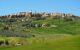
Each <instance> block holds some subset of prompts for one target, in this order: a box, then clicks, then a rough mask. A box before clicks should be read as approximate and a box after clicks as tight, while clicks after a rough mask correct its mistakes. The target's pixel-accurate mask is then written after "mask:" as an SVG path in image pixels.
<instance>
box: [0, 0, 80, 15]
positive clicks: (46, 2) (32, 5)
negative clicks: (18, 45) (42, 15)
mask: <svg viewBox="0 0 80 50" xmlns="http://www.w3.org/2000/svg"><path fill="white" fill-rule="evenodd" d="M31 10H32V11H33V12H35V11H36V12H61V13H72V14H75V15H79V16H80V0H0V15H6V14H10V13H16V12H25V11H26V12H27V11H31Z"/></svg>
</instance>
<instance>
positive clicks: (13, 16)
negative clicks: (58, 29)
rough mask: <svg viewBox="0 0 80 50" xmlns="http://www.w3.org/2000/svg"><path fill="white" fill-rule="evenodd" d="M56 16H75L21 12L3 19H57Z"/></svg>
mask: <svg viewBox="0 0 80 50" xmlns="http://www.w3.org/2000/svg"><path fill="white" fill-rule="evenodd" d="M55 16H61V17H67V16H68V17H70V16H73V15H72V14H65V13H48V12H40V13H36V12H35V13H32V12H19V13H14V14H9V15H5V16H3V18H9V19H10V18H20V17H26V18H31V17H51V18H53V17H55Z"/></svg>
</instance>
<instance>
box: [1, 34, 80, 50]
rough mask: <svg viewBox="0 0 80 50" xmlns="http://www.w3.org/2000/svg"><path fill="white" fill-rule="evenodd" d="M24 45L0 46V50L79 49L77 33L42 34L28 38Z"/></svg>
mask: <svg viewBox="0 0 80 50" xmlns="http://www.w3.org/2000/svg"><path fill="white" fill-rule="evenodd" d="M28 41H31V42H30V44H28V45H25V46H10V47H0V50H80V36H79V35H67V34H64V35H63V34H62V35H60V34H59V35H43V36H38V37H35V38H30V39H28Z"/></svg>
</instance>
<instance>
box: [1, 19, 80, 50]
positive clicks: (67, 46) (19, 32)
mask: <svg viewBox="0 0 80 50" xmlns="http://www.w3.org/2000/svg"><path fill="white" fill-rule="evenodd" d="M44 24H45V26H44V27H42V25H44ZM35 25H39V27H37V26H35ZM0 34H1V35H3V36H1V37H0V39H1V40H5V39H9V38H12V39H13V40H14V42H15V43H16V42H17V41H19V42H22V41H25V42H26V43H27V44H26V45H21V46H0V50H80V19H75V20H73V21H65V20H64V19H45V20H32V21H23V22H22V21H19V20H18V21H16V22H0ZM6 35H7V37H6ZM14 35H16V36H14ZM33 35H34V36H33ZM11 36H12V37H11ZM12 39H10V40H12ZM12 42H13V41H12ZM14 42H13V43H14Z"/></svg>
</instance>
